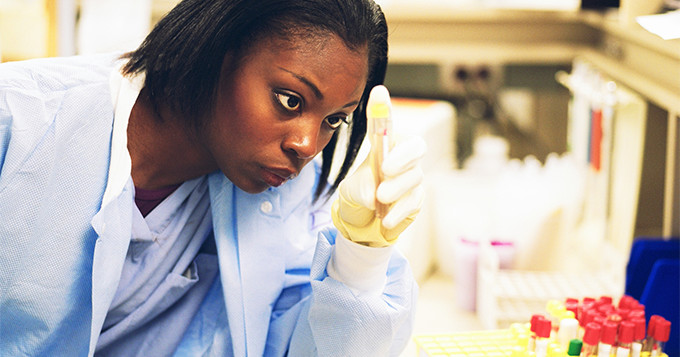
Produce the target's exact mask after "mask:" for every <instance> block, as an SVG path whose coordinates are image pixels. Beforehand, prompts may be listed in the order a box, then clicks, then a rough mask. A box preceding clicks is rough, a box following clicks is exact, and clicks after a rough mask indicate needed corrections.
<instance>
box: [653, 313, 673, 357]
mask: <svg viewBox="0 0 680 357" xmlns="http://www.w3.org/2000/svg"><path fill="white" fill-rule="evenodd" d="M670 333H671V322H670V321H668V320H666V319H664V318H661V319H659V320H658V321H657V322H656V327H655V328H654V347H653V348H652V357H655V356H661V355H662V354H663V350H664V347H665V345H666V342H668V338H669V337H670Z"/></svg>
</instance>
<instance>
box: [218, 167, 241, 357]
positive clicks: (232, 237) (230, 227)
mask: <svg viewBox="0 0 680 357" xmlns="http://www.w3.org/2000/svg"><path fill="white" fill-rule="evenodd" d="M208 187H209V191H210V206H211V210H212V216H213V234H214V236H215V245H216V246H217V256H218V261H219V267H220V279H221V281H222V289H223V295H224V302H225V304H226V307H227V319H228V321H229V330H230V333H231V342H232V348H233V354H234V356H246V355H247V354H246V334H245V318H244V312H243V309H244V306H243V290H242V286H241V273H240V272H241V269H240V266H239V255H238V243H239V242H238V240H237V239H236V227H235V226H234V222H235V213H234V187H233V184H232V183H231V182H229V180H227V178H226V177H225V176H224V175H223V174H222V173H221V172H215V173H212V174H210V176H209V177H208Z"/></svg>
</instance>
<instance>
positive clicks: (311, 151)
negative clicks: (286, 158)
mask: <svg viewBox="0 0 680 357" xmlns="http://www.w3.org/2000/svg"><path fill="white" fill-rule="evenodd" d="M315 122H316V121H312V120H309V121H306V123H298V125H296V126H295V127H294V128H293V129H291V131H290V132H289V134H288V135H287V136H286V138H284V141H283V149H284V150H286V151H290V152H293V153H295V156H297V158H298V159H311V158H313V157H314V156H315V155H316V154H317V153H318V151H317V148H318V138H319V126H318V125H316V123H315Z"/></svg>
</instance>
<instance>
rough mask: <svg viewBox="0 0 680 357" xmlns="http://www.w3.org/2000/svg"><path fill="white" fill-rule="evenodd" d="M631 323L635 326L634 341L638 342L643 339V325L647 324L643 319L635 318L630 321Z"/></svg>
mask: <svg viewBox="0 0 680 357" xmlns="http://www.w3.org/2000/svg"><path fill="white" fill-rule="evenodd" d="M630 321H631V322H632V323H634V324H635V340H636V341H639V340H642V339H644V338H645V325H646V324H647V321H645V319H644V318H639V317H636V318H634V319H632V320H630Z"/></svg>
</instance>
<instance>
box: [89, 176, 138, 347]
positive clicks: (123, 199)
mask: <svg viewBox="0 0 680 357" xmlns="http://www.w3.org/2000/svg"><path fill="white" fill-rule="evenodd" d="M92 227H93V228H94V230H95V232H97V235H98V236H99V238H97V241H96V244H95V247H94V257H93V262H92V324H91V332H90V353H89V354H90V356H92V355H93V354H94V350H95V347H96V345H97V340H98V339H99V333H100V332H101V328H102V326H103V324H104V319H105V318H106V313H107V312H108V309H109V306H110V305H111V301H113V297H114V295H115V293H116V289H117V287H118V282H119V281H120V274H121V271H122V269H123V263H124V262H125V255H126V254H127V250H128V246H129V245H130V232H131V230H132V193H131V192H130V191H129V186H126V188H125V189H124V190H123V192H122V193H121V196H120V197H119V198H118V199H116V200H114V201H112V202H110V203H109V204H108V205H106V206H105V207H103V208H102V209H101V210H100V211H99V212H98V213H97V214H96V215H95V216H94V218H93V219H92Z"/></svg>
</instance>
